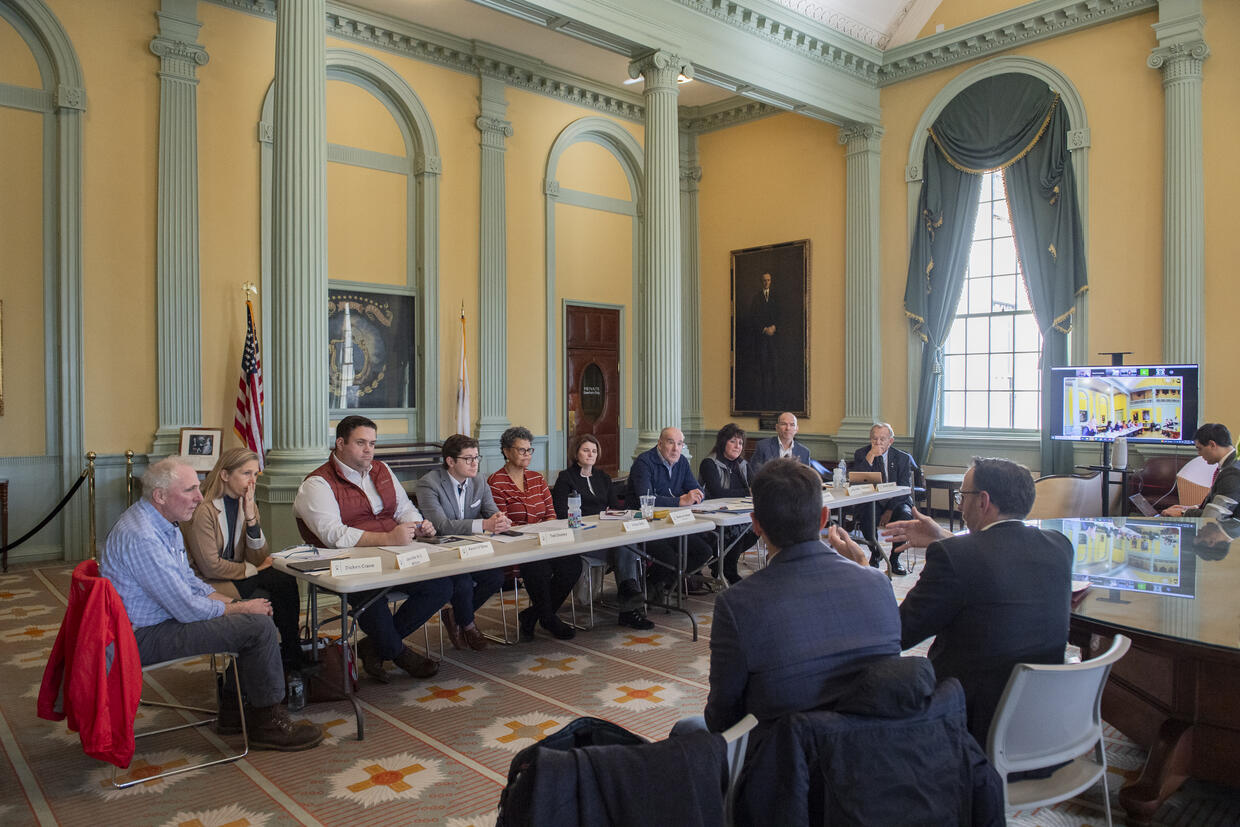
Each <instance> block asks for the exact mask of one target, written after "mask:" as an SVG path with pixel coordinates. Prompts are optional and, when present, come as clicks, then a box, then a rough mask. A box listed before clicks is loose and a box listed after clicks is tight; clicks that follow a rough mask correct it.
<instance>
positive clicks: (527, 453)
mask: <svg viewBox="0 0 1240 827" xmlns="http://www.w3.org/2000/svg"><path fill="white" fill-rule="evenodd" d="M512 450H514V451H516V452H517V453H518V454H520V455H521V456H523V457H532V456H534V449H533V448H513V449H512Z"/></svg>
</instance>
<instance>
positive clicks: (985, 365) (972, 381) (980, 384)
mask: <svg viewBox="0 0 1240 827" xmlns="http://www.w3.org/2000/svg"><path fill="white" fill-rule="evenodd" d="M964 358H965V362H964V369H965V376H964V384H965V387H966V388H967V389H969V390H971V391H984V390H986V389H987V387H989V380H990V364H989V362H990V360H989V359H988V358H987V357H986V356H985V355H984V354H983V355H979V356H966V357H964Z"/></svg>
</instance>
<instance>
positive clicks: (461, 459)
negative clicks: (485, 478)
mask: <svg viewBox="0 0 1240 827" xmlns="http://www.w3.org/2000/svg"><path fill="white" fill-rule="evenodd" d="M479 459H480V457H479V456H478V455H477V454H474V455H473V456H472V457H456V461H457V462H467V463H469V464H470V465H477V464H478V460H479Z"/></svg>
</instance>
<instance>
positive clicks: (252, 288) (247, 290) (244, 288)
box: [241, 281, 258, 301]
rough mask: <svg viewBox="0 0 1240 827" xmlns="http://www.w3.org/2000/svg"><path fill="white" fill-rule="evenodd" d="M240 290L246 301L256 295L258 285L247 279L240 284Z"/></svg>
mask: <svg viewBox="0 0 1240 827" xmlns="http://www.w3.org/2000/svg"><path fill="white" fill-rule="evenodd" d="M241 292H242V293H244V294H245V300H246V301H251V300H253V299H255V298H257V297H258V287H257V285H255V284H254V282H252V281H247V282H245V283H244V284H242V285H241Z"/></svg>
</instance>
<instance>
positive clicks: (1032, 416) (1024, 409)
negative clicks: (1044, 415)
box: [1012, 393, 1041, 431]
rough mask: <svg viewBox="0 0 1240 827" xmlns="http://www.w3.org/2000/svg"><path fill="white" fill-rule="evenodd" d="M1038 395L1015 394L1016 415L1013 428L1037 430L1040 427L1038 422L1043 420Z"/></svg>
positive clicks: (1013, 418)
mask: <svg viewBox="0 0 1240 827" xmlns="http://www.w3.org/2000/svg"><path fill="white" fill-rule="evenodd" d="M1038 406H1039V402H1038V394H1036V393H1017V394H1015V403H1014V406H1013V407H1014V409H1015V415H1014V416H1013V417H1012V427H1014V428H1029V429H1032V430H1035V431H1036V430H1037V429H1038V428H1039V427H1040V426H1039V425H1038V422H1039V421H1040V420H1041V416H1040V413H1041V411H1039V410H1038Z"/></svg>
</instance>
